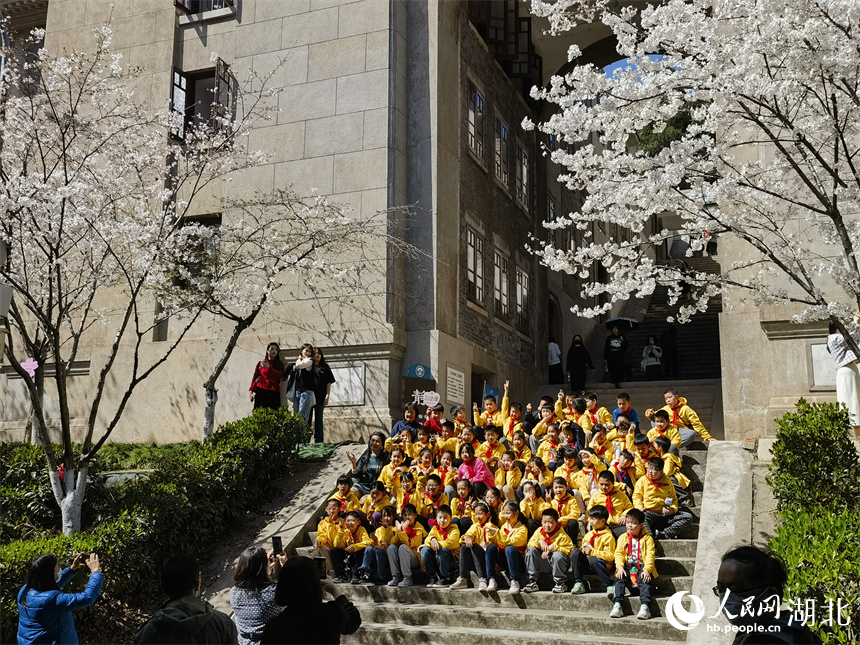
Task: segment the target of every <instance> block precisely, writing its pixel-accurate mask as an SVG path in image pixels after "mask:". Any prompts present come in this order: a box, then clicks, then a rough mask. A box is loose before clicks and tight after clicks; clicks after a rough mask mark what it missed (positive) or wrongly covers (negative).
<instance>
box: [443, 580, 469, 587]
mask: <svg viewBox="0 0 860 645" xmlns="http://www.w3.org/2000/svg"><path fill="white" fill-rule="evenodd" d="M468 588H469V581H468V580H466V579H465V578H457V580H456V581H455V582H454V584H452V585H451V586H450V587H448V589H468Z"/></svg>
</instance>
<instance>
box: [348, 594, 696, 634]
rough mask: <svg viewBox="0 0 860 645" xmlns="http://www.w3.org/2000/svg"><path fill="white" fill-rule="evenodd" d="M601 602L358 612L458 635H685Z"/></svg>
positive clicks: (384, 607)
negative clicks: (597, 605)
mask: <svg viewBox="0 0 860 645" xmlns="http://www.w3.org/2000/svg"><path fill="white" fill-rule="evenodd" d="M457 595H459V596H463V599H464V600H467V598H466V597H467V596H468V595H471V594H468V592H466V593H462V592H461V593H458V594H457ZM603 601H604V604H603V611H601V612H599V613H598V612H581V611H553V610H546V609H529V610H528V611H522V610H520V609H519V608H509V607H482V608H481V610H480V611H475V608H474V607H470V606H464V605H448V606H447V607H446V608H445V611H439V607H438V606H436V605H419V604H402V603H379V604H376V603H375V604H366V605H362V606H361V607H360V610H361V614H362V619H366V620H368V621H370V622H373V623H386V624H389V625H390V624H392V623H395V624H404V625H409V626H410V627H416V626H419V625H421V626H432V627H433V628H434V629H438V628H440V627H448V628H450V631H452V632H459V631H460V630H461V628H469V629H483V628H486V627H487V626H492V627H496V628H505V629H511V630H513V629H514V628H515V629H516V631H517V632H518V634H522V633H523V632H525V633H527V634H534V633H539V632H544V633H551V634H559V633H564V632H567V631H569V630H570V627H571V625H572V624H575V625H576V630H577V632H580V633H585V634H612V635H613V637H615V636H620V637H626V638H642V637H643V636H644V637H646V638H649V639H651V640H660V641H664V642H671V641H681V640H683V637H684V636H685V634H684V633H683V632H681V631H679V630H677V629H676V628H674V627H672V625H670V624H669V623H668V621H666V619H665V618H662V617H656V618H652V619H651V620H648V621H640V620H635V618H634V619H633V620H619V619H613V618H609V610H610V609H611V604H610V601H609V600H608V599H607V598H603ZM448 642H451V641H450V640H449V641H448Z"/></svg>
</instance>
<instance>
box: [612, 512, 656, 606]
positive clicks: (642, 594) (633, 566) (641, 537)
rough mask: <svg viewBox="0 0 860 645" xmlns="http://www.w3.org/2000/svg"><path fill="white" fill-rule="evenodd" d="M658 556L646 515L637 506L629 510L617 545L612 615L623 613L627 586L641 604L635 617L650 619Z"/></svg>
mask: <svg viewBox="0 0 860 645" xmlns="http://www.w3.org/2000/svg"><path fill="white" fill-rule="evenodd" d="M655 557H656V549H655V548H654V539H653V538H652V537H651V536H650V535H648V533H647V532H646V531H645V514H644V513H643V512H642V511H640V510H638V509H635V508H634V509H632V510H631V511H629V512H628V513H627V532H626V533H624V535H622V536H621V537H620V538H619V539H618V544H617V545H616V547H615V568H616V572H615V589H614V590H613V592H614V596H613V598H612V611H611V612H609V617H610V618H621V617H622V616H623V615H624V610H623V609H622V607H621V601H622V599H623V598H624V588H625V587H627V588H629V589H630V592H631V593H636V594H638V596H639V601H640V603H641V606H640V607H639V613H638V614H637V615H636V618H638V619H639V620H648V619H649V618H651V609H650V607H649V605H650V604H651V580H652V579H655V578H656V577H657V569H656V567H655V566H654V562H655Z"/></svg>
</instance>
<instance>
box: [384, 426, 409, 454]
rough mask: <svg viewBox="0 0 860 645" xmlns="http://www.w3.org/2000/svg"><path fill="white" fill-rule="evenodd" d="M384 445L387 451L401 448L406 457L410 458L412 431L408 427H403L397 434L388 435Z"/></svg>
mask: <svg viewBox="0 0 860 645" xmlns="http://www.w3.org/2000/svg"><path fill="white" fill-rule="evenodd" d="M384 447H385V449H386V450H387V451H388V452H389V453H391V452H393V451H394V449H395V448H403V454H404V455H405V456H406V459H407V460H409V459H412V432H411V431H410V430H409V428H403V430H401V431H400V433H399V434H396V435H394V436H393V437H388V439H386V440H385V446H384Z"/></svg>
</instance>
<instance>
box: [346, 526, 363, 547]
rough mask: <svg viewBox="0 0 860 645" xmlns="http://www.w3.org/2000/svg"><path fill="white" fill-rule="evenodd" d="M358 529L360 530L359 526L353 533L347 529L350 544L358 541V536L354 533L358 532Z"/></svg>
mask: <svg viewBox="0 0 860 645" xmlns="http://www.w3.org/2000/svg"><path fill="white" fill-rule="evenodd" d="M360 530H361V527H360V526H359V527H358V528H357V529H355V533H353V532H352V531H350V530H349V529H347V532H348V533H349V543H350V544H355V543H356V542H358V538H357V537H355V534H356V533H358V532H359V531H360Z"/></svg>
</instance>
